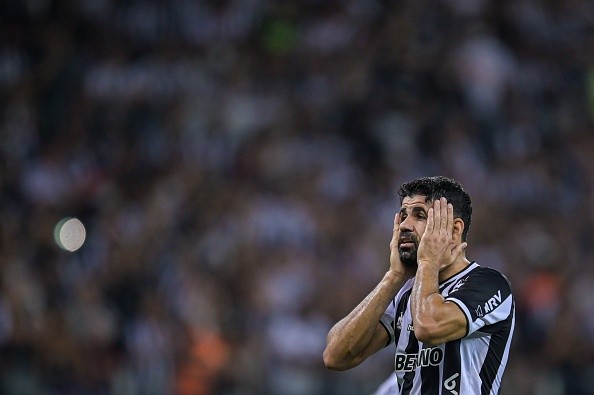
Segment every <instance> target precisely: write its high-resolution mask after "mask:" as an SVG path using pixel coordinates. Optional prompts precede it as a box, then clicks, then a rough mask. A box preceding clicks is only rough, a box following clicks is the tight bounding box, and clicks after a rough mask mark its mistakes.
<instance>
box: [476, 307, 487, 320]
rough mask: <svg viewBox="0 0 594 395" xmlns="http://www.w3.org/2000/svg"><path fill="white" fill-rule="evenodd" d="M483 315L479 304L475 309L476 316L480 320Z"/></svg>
mask: <svg viewBox="0 0 594 395" xmlns="http://www.w3.org/2000/svg"><path fill="white" fill-rule="evenodd" d="M484 315H485V313H483V307H482V306H481V305H480V304H479V305H478V306H477V308H476V316H477V317H479V318H481V317H482V316H484Z"/></svg>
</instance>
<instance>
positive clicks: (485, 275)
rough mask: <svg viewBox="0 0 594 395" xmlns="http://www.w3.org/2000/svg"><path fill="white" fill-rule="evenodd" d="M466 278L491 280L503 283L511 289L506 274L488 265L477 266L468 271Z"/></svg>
mask: <svg viewBox="0 0 594 395" xmlns="http://www.w3.org/2000/svg"><path fill="white" fill-rule="evenodd" d="M468 279H469V280H473V281H490V282H491V281H492V282H496V283H499V284H502V285H503V284H505V285H507V287H508V288H510V289H511V282H510V281H509V279H508V278H507V276H506V275H505V274H503V273H501V272H500V271H499V270H496V269H493V268H490V267H483V266H477V267H476V268H475V269H474V270H472V271H471V272H470V273H469V275H468Z"/></svg>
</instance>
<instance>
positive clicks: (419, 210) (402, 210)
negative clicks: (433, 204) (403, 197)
mask: <svg viewBox="0 0 594 395" xmlns="http://www.w3.org/2000/svg"><path fill="white" fill-rule="evenodd" d="M411 212H412V213H413V214H418V213H423V214H427V210H425V208H424V207H422V206H414V207H413V208H412V209H411ZM400 213H404V214H406V207H401V208H400Z"/></svg>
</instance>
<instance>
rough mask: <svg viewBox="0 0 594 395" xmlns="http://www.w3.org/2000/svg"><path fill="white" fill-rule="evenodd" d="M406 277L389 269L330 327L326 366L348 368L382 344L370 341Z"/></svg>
mask: <svg viewBox="0 0 594 395" xmlns="http://www.w3.org/2000/svg"><path fill="white" fill-rule="evenodd" d="M405 280H406V278H405V277H404V276H402V275H399V274H397V273H396V272H393V271H388V272H387V273H386V274H385V275H384V277H383V278H382V280H381V281H380V283H379V284H378V285H377V286H376V287H375V288H374V289H373V291H371V292H370V293H369V295H367V297H366V298H365V299H363V301H362V302H361V303H359V305H357V307H355V308H354V309H353V310H352V311H351V312H350V313H349V314H348V315H347V316H346V317H345V318H343V319H342V320H340V321H339V322H338V323H337V324H336V325H334V327H332V329H331V330H330V332H329V333H328V336H327V345H326V349H325V351H324V362H325V363H326V366H328V367H330V368H332V369H336V370H345V369H349V368H351V367H354V366H357V365H358V364H360V363H361V362H362V361H363V360H364V359H365V358H367V356H369V355H370V354H371V353H373V352H375V351H377V350H378V349H379V348H381V347H382V346H383V345H379V344H375V343H373V339H374V335H375V332H376V329H377V325H378V323H379V321H380V319H381V317H382V315H383V314H384V312H385V311H386V308H387V307H388V305H389V304H390V302H391V301H392V300H393V299H394V296H395V295H396V293H397V292H398V290H399V289H400V287H401V286H402V284H403V283H404V281H405ZM376 339H377V338H376ZM384 339H385V338H384Z"/></svg>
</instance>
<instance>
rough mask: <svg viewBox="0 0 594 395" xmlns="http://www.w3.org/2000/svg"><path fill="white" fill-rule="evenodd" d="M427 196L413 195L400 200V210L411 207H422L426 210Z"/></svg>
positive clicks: (427, 205)
mask: <svg viewBox="0 0 594 395" xmlns="http://www.w3.org/2000/svg"><path fill="white" fill-rule="evenodd" d="M426 199H427V196H425V195H413V196H405V197H404V198H403V199H402V205H401V209H407V208H409V209H410V208H413V207H419V206H420V207H423V208H428V207H429V204H428V203H427V201H426Z"/></svg>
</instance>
